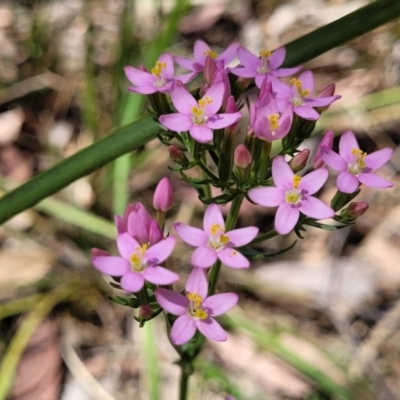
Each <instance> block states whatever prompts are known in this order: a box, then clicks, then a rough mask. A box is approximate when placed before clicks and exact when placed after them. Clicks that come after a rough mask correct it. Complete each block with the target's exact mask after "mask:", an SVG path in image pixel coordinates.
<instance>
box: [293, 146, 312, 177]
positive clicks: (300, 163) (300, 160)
mask: <svg viewBox="0 0 400 400" xmlns="http://www.w3.org/2000/svg"><path fill="white" fill-rule="evenodd" d="M308 157H310V150H309V149H304V150H302V151H300V153H297V154H296V155H295V156H294V157H293V158H292V159H291V160H290V162H289V165H290V168H291V169H292V171H293V172H294V173H296V172H299V171H301V170H302V169H303V168H304V167H305V166H306V165H307V161H308Z"/></svg>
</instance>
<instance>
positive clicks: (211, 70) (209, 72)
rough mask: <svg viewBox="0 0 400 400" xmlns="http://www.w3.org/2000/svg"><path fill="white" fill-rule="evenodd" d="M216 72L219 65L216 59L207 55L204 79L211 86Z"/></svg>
mask: <svg viewBox="0 0 400 400" xmlns="http://www.w3.org/2000/svg"><path fill="white" fill-rule="evenodd" d="M216 72H217V66H216V64H215V61H214V60H213V59H212V58H211V57H210V56H206V60H205V62H204V80H205V81H206V82H207V84H208V85H209V86H211V82H212V80H213V78H214V75H215V73H216Z"/></svg>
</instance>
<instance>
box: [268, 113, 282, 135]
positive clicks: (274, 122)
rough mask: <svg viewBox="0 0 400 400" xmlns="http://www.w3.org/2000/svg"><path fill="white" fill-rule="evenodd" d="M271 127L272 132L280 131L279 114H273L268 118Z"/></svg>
mask: <svg viewBox="0 0 400 400" xmlns="http://www.w3.org/2000/svg"><path fill="white" fill-rule="evenodd" d="M268 120H269V125H270V128H271V130H272V131H276V130H277V129H279V126H280V125H279V114H271V115H270V116H269V117H268Z"/></svg>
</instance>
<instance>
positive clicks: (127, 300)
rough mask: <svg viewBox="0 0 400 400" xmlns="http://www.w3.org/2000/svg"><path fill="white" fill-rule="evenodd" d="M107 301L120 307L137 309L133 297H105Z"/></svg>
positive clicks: (135, 300) (136, 303)
mask: <svg viewBox="0 0 400 400" xmlns="http://www.w3.org/2000/svg"><path fill="white" fill-rule="evenodd" d="M107 298H108V300H110V301H112V302H113V303H116V304H119V305H122V306H128V307H131V308H138V307H139V305H138V302H137V299H136V298H133V297H120V296H117V297H112V296H108V295H107Z"/></svg>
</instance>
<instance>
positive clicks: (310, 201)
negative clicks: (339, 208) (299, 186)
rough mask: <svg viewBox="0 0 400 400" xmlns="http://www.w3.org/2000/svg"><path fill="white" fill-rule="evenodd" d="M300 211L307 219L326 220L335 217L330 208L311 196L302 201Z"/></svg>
mask: <svg viewBox="0 0 400 400" xmlns="http://www.w3.org/2000/svg"><path fill="white" fill-rule="evenodd" d="M300 211H301V212H302V213H303V214H304V215H307V217H311V218H315V219H327V218H332V217H333V216H334V215H335V212H334V211H333V210H332V208H330V207H329V206H327V205H326V204H325V203H323V202H322V201H321V200H319V199H317V198H315V197H312V196H309V197H307V198H306V199H304V200H302V202H301V205H300Z"/></svg>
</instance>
